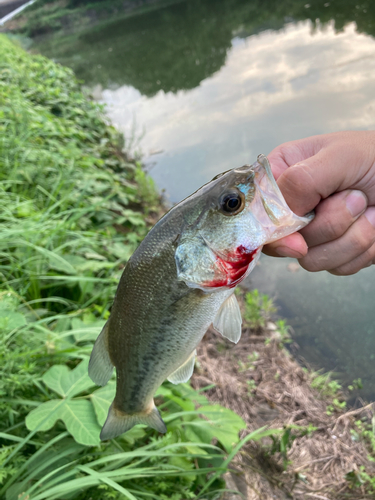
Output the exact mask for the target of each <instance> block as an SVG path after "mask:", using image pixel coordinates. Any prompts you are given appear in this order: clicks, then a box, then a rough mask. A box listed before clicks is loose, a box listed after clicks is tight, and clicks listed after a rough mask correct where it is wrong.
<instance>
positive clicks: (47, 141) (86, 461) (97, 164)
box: [0, 36, 244, 500]
mask: <svg viewBox="0 0 375 500" xmlns="http://www.w3.org/2000/svg"><path fill="white" fill-rule="evenodd" d="M0 61H1V62H0V281H1V285H0V290H1V291H0V445H1V449H0V497H1V498H5V497H4V495H6V498H7V500H13V499H19V500H22V499H25V498H27V499H28V500H32V499H35V500H39V499H43V498H48V499H49V500H51V499H53V498H58V499H62V498H76V499H86V498H92V499H95V498H98V499H100V500H105V499H107V498H108V499H113V498H124V495H125V497H126V498H131V499H133V500H134V499H138V498H151V499H152V498H155V499H156V498H157V499H159V500H160V499H170V498H173V500H180V499H182V498H183V499H186V498H196V496H195V494H196V492H199V491H200V490H202V487H203V486H204V485H205V483H206V476H207V472H212V468H210V469H206V468H205V467H207V465H209V466H210V467H212V464H214V463H215V464H216V465H217V466H220V465H221V464H222V463H223V460H224V458H225V456H224V455H223V453H222V450H223V449H226V450H227V451H229V450H230V449H231V447H232V443H235V442H237V441H238V430H239V429H240V428H243V426H244V423H243V421H242V419H240V418H239V417H238V416H236V415H235V414H234V413H233V412H231V411H229V410H225V409H223V408H221V407H219V406H216V407H211V406H207V407H204V406H203V407H202V406H201V407H200V410H199V412H195V410H194V409H195V403H194V402H193V400H194V401H198V402H199V403H200V404H201V405H205V404H206V399H205V398H204V397H203V396H200V395H199V394H198V393H196V392H195V391H192V389H190V388H189V387H188V386H187V385H184V384H182V385H181V386H179V387H178V388H172V387H171V386H168V384H167V385H166V386H164V387H163V388H162V389H161V392H160V395H159V403H162V408H163V410H162V411H163V416H164V418H165V419H166V421H167V422H169V423H168V429H169V432H168V434H167V435H166V436H165V437H163V438H157V437H156V433H155V432H153V431H148V430H147V431H145V430H143V429H142V428H139V427H136V428H134V430H133V431H130V432H129V433H127V434H126V435H124V436H122V437H121V438H119V439H117V440H116V441H115V442H109V443H103V444H100V443H99V431H100V427H101V425H103V422H104V419H105V414H106V412H107V409H108V405H109V403H110V400H111V399H113V395H114V393H113V391H114V384H113V383H110V384H109V385H108V386H107V387H105V388H103V389H99V390H98V389H96V390H95V388H93V387H92V386H93V384H92V382H90V380H89V379H88V375H87V367H86V368H85V366H86V365H85V364H86V363H87V359H88V355H89V354H90V351H91V349H92V345H93V342H94V340H95V338H96V337H97V335H98V333H99V331H100V328H101V327H102V326H103V324H104V322H105V320H106V318H107V317H108V314H109V313H108V307H109V305H110V303H111V300H112V298H113V295H114V292H115V287H116V284H117V282H118V278H119V276H120V274H121V272H122V268H123V267H124V262H126V260H127V258H128V257H129V256H130V254H131V253H132V251H133V250H134V248H135V247H136V246H137V245H138V243H139V242H140V240H141V239H142V238H143V237H144V235H145V234H146V232H147V227H146V223H145V214H147V212H148V211H149V210H150V209H151V208H152V207H153V206H154V205H155V204H157V203H158V198H157V196H156V194H155V190H154V189H153V186H152V183H151V181H150V180H149V179H148V178H147V177H146V176H145V175H144V174H143V172H142V171H141V170H140V167H139V166H138V165H137V164H135V163H134V162H130V161H127V160H126V158H125V157H124V156H123V154H122V153H121V137H120V136H119V135H118V133H117V132H116V131H115V130H114V129H113V128H112V127H110V126H108V125H107V124H106V122H105V120H104V118H103V116H102V113H101V109H100V107H99V106H98V105H97V104H95V103H94V102H92V101H91V100H89V99H88V98H87V97H85V96H84V95H83V94H82V92H81V90H80V85H79V82H77V80H76V79H75V77H74V75H73V73H72V72H71V70H69V69H67V68H64V67H62V66H59V65H56V64H54V63H53V62H52V61H49V60H48V59H46V58H44V57H42V56H30V55H29V54H27V53H25V52H24V51H23V50H21V49H20V48H18V47H16V46H15V45H13V44H12V43H11V42H10V41H9V40H8V39H7V38H5V37H3V36H0ZM69 370H71V371H69ZM57 381H58V383H57ZM73 388H74V390H73ZM89 389H90V390H89ZM93 391H94V392H93ZM100 391H101V392H100ZM99 396H100V397H99ZM51 405H52V406H53V405H55V406H53V408H52V407H51ZM56 405H57V406H56ZM51 408H52V409H51ZM30 410H33V413H32V414H30ZM184 411H188V412H189V413H188V414H187V415H185V413H184ZM176 412H177V413H178V415H176V416H174V413H176ZM207 412H208V414H209V415H210V419H211V421H210V422H207V421H206V420H202V418H201V414H205V413H207ZM28 415H29V416H28ZM26 417H27V419H26ZM25 419H26V421H25ZM56 420H58V421H57V423H56ZM61 420H62V421H63V423H62V422H61ZM215 421H216V424H215ZM25 423H26V425H25ZM192 425H196V426H198V427H199V429H200V431H199V433H197V432H196V431H195V432H193V427H192ZM221 426H223V427H225V428H226V429H227V430H226V431H225V433H223V432H221V434H220V428H221ZM66 429H68V432H66ZM30 431H31V432H30ZM218 433H219V434H218ZM216 434H218V435H219V438H218V439H219V441H218V444H219V445H220V448H221V449H218V448H213V447H210V443H211V440H212V438H213V435H216ZM220 435H221V437H220ZM72 437H73V438H74V440H73V439H72ZM135 441H136V444H135ZM183 442H186V443H189V444H188V445H183ZM194 442H195V443H197V444H196V445H192V444H191V443H194ZM133 450H134V451H133ZM99 458H100V460H97V459H99ZM197 466H198V467H199V469H196V467H197ZM61 467H62V468H61ZM219 476H220V471H219V472H218V477H217V479H215V478H214V479H213V480H212V481H211V482H210V484H211V486H210V488H208V489H209V490H211V491H213V490H215V489H217V487H218V486H220V485H222V482H220V479H219ZM90 488H91V489H90ZM87 489H89V490H88V491H87V492H86V490H87ZM206 489H207V488H206Z"/></svg>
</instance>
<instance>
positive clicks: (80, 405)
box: [26, 399, 100, 446]
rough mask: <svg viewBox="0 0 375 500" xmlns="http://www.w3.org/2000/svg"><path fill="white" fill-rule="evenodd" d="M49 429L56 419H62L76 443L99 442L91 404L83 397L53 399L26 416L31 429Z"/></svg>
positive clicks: (91, 444)
mask: <svg viewBox="0 0 375 500" xmlns="http://www.w3.org/2000/svg"><path fill="white" fill-rule="evenodd" d="M44 420H45V422H44V423H43V424H42V425H41V426H40V427H39V430H41V431H47V430H48V429H51V427H53V425H54V424H55V423H56V421H57V420H62V421H63V422H64V424H65V426H66V428H67V430H68V432H70V434H71V435H72V436H73V437H74V439H75V440H76V442H77V443H80V444H83V445H86V446H94V445H97V444H99V442H100V439H99V434H100V426H99V425H98V422H97V420H96V418H95V413H94V411H93V408H92V405H91V403H90V402H89V401H87V400H85V399H75V400H74V399H73V400H69V399H68V400H61V399H53V400H51V401H47V402H46V403H43V404H41V405H40V406H38V408H36V409H35V410H33V411H31V412H30V413H29V414H28V415H27V417H26V426H27V428H28V429H29V430H30V431H33V430H34V429H36V427H38V425H40V424H41V423H42V422H43V421H44Z"/></svg>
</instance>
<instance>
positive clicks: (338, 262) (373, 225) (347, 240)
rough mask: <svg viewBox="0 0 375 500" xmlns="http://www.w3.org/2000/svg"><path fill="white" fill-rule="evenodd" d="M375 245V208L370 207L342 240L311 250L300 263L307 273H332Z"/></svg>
mask: <svg viewBox="0 0 375 500" xmlns="http://www.w3.org/2000/svg"><path fill="white" fill-rule="evenodd" d="M374 243H375V207H370V208H368V209H367V210H366V211H365V213H364V214H363V215H361V216H360V217H359V219H358V220H356V221H355V222H354V223H353V224H352V225H351V226H350V227H349V229H348V230H347V231H346V233H345V234H344V235H343V236H341V238H338V239H336V240H333V241H330V242H328V243H324V244H322V245H318V246H315V247H313V248H310V249H309V251H308V253H307V255H306V256H305V257H303V258H302V259H300V260H299V262H300V264H301V266H302V267H303V268H304V269H306V270H307V271H311V272H316V271H324V270H326V271H330V270H332V269H337V268H339V267H341V266H344V265H345V264H348V263H349V262H351V261H352V260H354V259H356V258H357V257H359V256H360V255H362V254H363V253H364V252H366V251H367V250H369V248H370V247H371V246H372V245H373V244H374Z"/></svg>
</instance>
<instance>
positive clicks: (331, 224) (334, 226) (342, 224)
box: [321, 215, 350, 241]
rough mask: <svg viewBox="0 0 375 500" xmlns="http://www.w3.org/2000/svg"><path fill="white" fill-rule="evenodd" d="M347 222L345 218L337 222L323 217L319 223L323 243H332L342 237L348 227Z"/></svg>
mask: <svg viewBox="0 0 375 500" xmlns="http://www.w3.org/2000/svg"><path fill="white" fill-rule="evenodd" d="M348 222H349V221H347V220H345V218H343V217H342V218H340V219H338V220H333V219H332V218H331V217H329V216H327V215H325V216H324V217H323V220H322V223H321V235H322V237H323V238H324V240H325V241H332V240H335V239H337V238H339V237H340V236H342V235H343V234H344V233H345V232H346V230H347V229H348V227H349V226H350V223H348Z"/></svg>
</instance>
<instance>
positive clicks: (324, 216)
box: [301, 190, 367, 248]
mask: <svg viewBox="0 0 375 500" xmlns="http://www.w3.org/2000/svg"><path fill="white" fill-rule="evenodd" d="M366 208H367V197H366V195H365V194H363V193H362V191H357V190H345V191H341V192H340V193H336V194H333V195H331V196H329V197H328V198H327V199H325V200H323V201H321V202H320V203H319V204H318V206H317V207H316V209H315V218H314V219H313V221H312V222H310V224H309V225H308V226H306V227H305V228H303V229H302V230H301V234H302V236H303V237H304V239H305V241H306V243H307V244H308V246H309V248H311V247H314V246H317V245H321V244H322V243H327V242H329V241H332V240H336V239H337V238H340V237H341V236H343V235H344V234H345V233H346V231H347V230H348V229H349V227H350V226H351V225H352V224H353V222H354V221H355V220H356V219H358V217H359V216H360V215H361V214H362V213H363V212H364V211H365V210H366Z"/></svg>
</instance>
